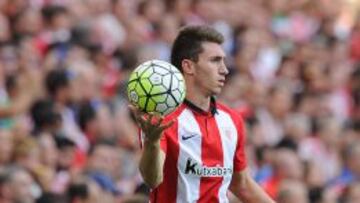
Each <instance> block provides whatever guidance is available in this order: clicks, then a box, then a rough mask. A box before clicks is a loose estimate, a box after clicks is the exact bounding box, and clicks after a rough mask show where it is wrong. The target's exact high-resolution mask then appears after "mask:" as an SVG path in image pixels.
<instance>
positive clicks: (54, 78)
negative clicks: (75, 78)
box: [45, 69, 70, 96]
mask: <svg viewBox="0 0 360 203" xmlns="http://www.w3.org/2000/svg"><path fill="white" fill-rule="evenodd" d="M69 85H70V80H69V76H68V72H67V71H66V70H64V69H54V70H51V71H50V72H49V73H48V74H47V75H46V78H45V86H46V89H47V91H48V93H49V94H50V95H51V96H55V95H56V94H57V93H58V91H59V90H60V89H62V88H64V87H68V86H69Z"/></svg>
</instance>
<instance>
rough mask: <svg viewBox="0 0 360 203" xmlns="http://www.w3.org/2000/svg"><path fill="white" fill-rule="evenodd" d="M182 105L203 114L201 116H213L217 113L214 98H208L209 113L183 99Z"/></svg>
mask: <svg viewBox="0 0 360 203" xmlns="http://www.w3.org/2000/svg"><path fill="white" fill-rule="evenodd" d="M184 104H185V105H186V106H188V107H189V108H190V109H191V110H192V111H194V112H197V113H200V114H203V115H211V116H214V115H215V114H216V113H218V111H217V108H216V99H215V97H211V98H210V111H204V110H202V109H201V108H200V107H198V106H196V105H195V104H194V103H192V102H191V101H189V100H187V99H185V100H184Z"/></svg>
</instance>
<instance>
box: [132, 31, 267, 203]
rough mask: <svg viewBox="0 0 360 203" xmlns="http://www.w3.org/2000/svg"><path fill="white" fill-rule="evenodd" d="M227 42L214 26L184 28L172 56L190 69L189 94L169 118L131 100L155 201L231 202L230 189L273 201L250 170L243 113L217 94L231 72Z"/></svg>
mask: <svg viewBox="0 0 360 203" xmlns="http://www.w3.org/2000/svg"><path fill="white" fill-rule="evenodd" d="M222 42H223V36H222V35H221V34H220V33H218V32H217V31H216V30H214V29H212V28H210V27H206V26H190V27H186V28H184V29H182V30H181V31H180V33H179V35H178V36H177V38H176V40H175V42H174V45H173V48H172V53H171V62H172V64H174V65H175V66H176V67H178V68H179V69H180V70H181V72H182V73H183V75H184V79H185V82H186V88H187V90H186V100H185V101H184V103H183V104H182V105H181V106H180V107H179V108H178V109H177V110H176V111H175V112H173V113H171V114H170V115H168V116H166V117H165V118H164V120H163V118H161V117H160V118H159V117H156V116H154V115H147V116H144V114H143V113H141V112H139V111H138V110H137V109H135V108H134V107H132V106H131V109H132V111H133V113H134V115H135V117H136V119H137V122H138V123H139V125H140V127H141V129H142V133H143V136H142V137H144V139H143V154H142V157H141V160H140V172H141V174H142V176H143V178H144V181H145V182H146V183H147V184H148V185H149V186H150V187H151V188H152V191H151V196H150V199H151V201H150V202H156V203H158V202H159V203H172V202H181V203H183V202H204V203H205V202H206V203H212V202H228V198H227V191H228V189H230V191H231V192H233V194H234V195H235V196H237V197H238V198H239V199H241V200H242V201H243V202H246V203H272V202H273V201H272V200H271V199H270V198H269V197H268V195H266V193H265V192H263V190H262V189H261V188H260V187H259V186H258V185H257V184H256V183H255V182H254V181H253V179H252V178H251V177H250V175H249V173H248V172H247V170H246V158H245V153H244V150H245V149H244V145H245V129H244V128H245V126H244V123H243V121H242V119H241V118H240V116H239V115H238V114H237V113H235V112H234V111H233V110H231V109H229V108H228V107H226V106H224V105H222V104H220V103H218V102H216V101H215V98H214V95H217V94H219V93H220V91H221V89H222V87H223V86H224V83H225V76H226V75H227V74H228V70H227V68H226V66H225V53H224V51H223V49H222V47H221V44H222Z"/></svg>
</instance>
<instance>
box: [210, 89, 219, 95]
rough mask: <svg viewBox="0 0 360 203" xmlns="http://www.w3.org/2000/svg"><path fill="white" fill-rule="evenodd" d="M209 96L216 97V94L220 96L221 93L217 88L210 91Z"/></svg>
mask: <svg viewBox="0 0 360 203" xmlns="http://www.w3.org/2000/svg"><path fill="white" fill-rule="evenodd" d="M211 93H212V94H211V95H218V94H220V93H221V88H217V89H213V90H212V91H211Z"/></svg>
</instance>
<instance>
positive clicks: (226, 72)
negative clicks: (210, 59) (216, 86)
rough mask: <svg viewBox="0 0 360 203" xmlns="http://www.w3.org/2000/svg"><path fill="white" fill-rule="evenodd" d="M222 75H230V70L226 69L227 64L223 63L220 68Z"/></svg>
mask: <svg viewBox="0 0 360 203" xmlns="http://www.w3.org/2000/svg"><path fill="white" fill-rule="evenodd" d="M220 74H222V75H227V74H229V69H228V68H227V67H226V65H225V63H224V62H223V63H222V64H221V67H220Z"/></svg>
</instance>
